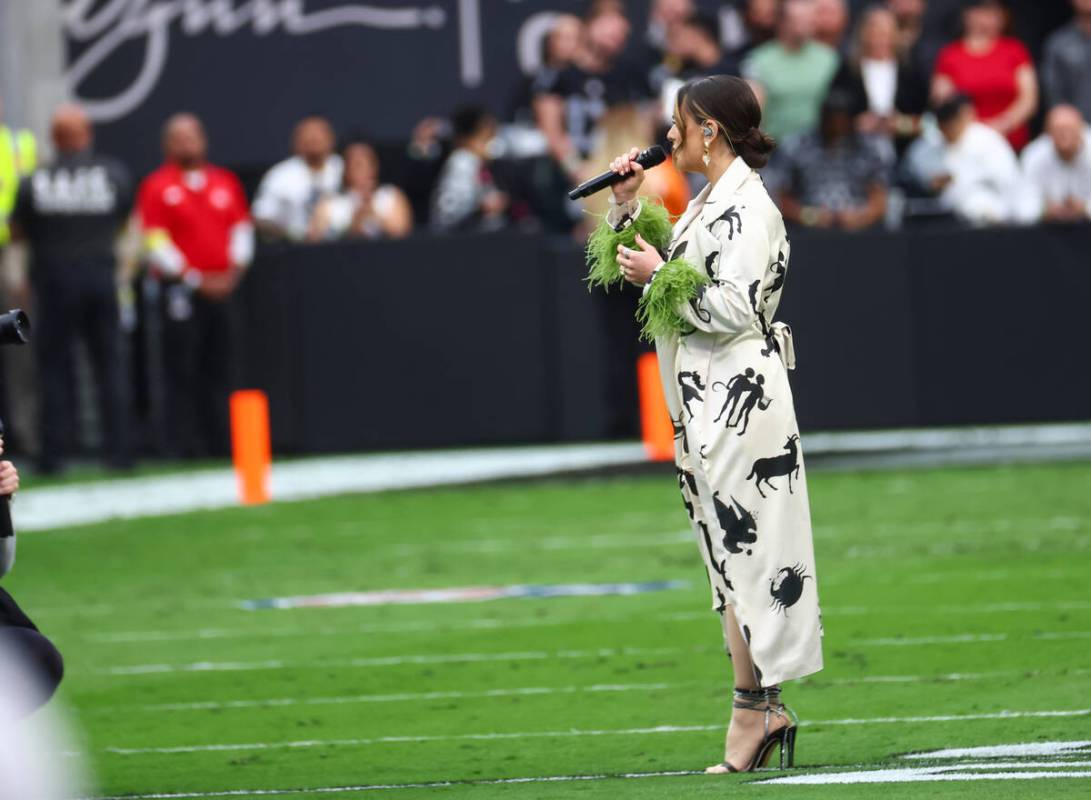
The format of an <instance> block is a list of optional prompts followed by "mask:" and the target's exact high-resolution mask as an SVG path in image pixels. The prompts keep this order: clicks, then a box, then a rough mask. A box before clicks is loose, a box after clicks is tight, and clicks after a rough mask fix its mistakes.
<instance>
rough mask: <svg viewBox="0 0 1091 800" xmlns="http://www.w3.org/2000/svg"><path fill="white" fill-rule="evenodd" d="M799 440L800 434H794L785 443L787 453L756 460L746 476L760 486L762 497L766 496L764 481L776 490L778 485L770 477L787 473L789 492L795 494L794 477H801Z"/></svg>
mask: <svg viewBox="0 0 1091 800" xmlns="http://www.w3.org/2000/svg"><path fill="white" fill-rule="evenodd" d="M797 442H799V436H798V435H796V434H792V435H791V436H789V437H788V441H787V443H786V444H785V445H784V449H785V450H787V451H788V452H787V453H785V454H784V455H779V456H773V457H771V458H759V459H758V460H757V461H755V462H754V466H753V467H752V468H751V469H750V474H749V475H747V476H746V479H747V480H751V479H753V480H754V485H755V486H757V487H758V494H760V495H761V496H762V497H765V496H766V494H765V492H763V491H762V490H761V485H762V483H764V484H765V485H766V486H768V487H769V488H770V489H772V490H773V491H774V492H775V491H777V487H776V486H774V485H773V482H772V481H771V480H769V479H770V478H777V477H782V476H785V475H787V476H788V493H789V494H795V492H794V491H793V490H792V478H793V477H795V478H796V479H797V480H798V479H799V445H798V444H797Z"/></svg>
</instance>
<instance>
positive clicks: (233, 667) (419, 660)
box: [91, 647, 718, 675]
mask: <svg viewBox="0 0 1091 800" xmlns="http://www.w3.org/2000/svg"><path fill="white" fill-rule="evenodd" d="M715 649H718V648H709V647H696V648H680V647H619V648H611V647H604V648H599V649H598V650H557V651H554V652H549V651H545V650H528V651H525V652H514V653H447V654H444V655H427V654H424V655H397V656H375V657H372V658H350V659H340V660H334V659H328V660H325V661H293V662H288V661H278V660H271V661H227V662H222V661H197V662H193V663H190V664H133V665H130V666H122V667H107V668H105V669H99V670H92V671H91V674H94V675H150V674H161V673H170V672H234V671H241V670H248V669H254V670H265V669H303V668H307V667H319V666H321V667H395V666H402V665H405V664H462V663H479V662H489V661H544V660H547V659H555V658H613V657H617V656H648V655H673V654H677V653H703V652H711V651H712V650H715Z"/></svg>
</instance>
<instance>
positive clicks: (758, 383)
mask: <svg viewBox="0 0 1091 800" xmlns="http://www.w3.org/2000/svg"><path fill="white" fill-rule="evenodd" d="M771 402H772V400H769V399H767V398H766V397H765V376H764V375H758V377H757V378H755V379H754V383H752V384H751V385H750V394H748V395H747V396H746V399H745V400H743V401H742V408H741V409H740V410H739V415H738V416H737V417H736V418H735V425H736V426H738V424H739V423H740V422H741V423H742V428H740V429H739V436H742V435H743V434H744V433H746V429H747V428H748V427H749V426H750V412H751V411H753V410H754V407H755V406H757V407H758V408H759V409H761V410H762V411H764V410H765V409H767V408H769V404H770V403H771ZM727 424H728V427H731V422H730V421H729V422H728V423H727Z"/></svg>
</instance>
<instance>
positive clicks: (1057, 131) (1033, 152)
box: [1023, 105, 1091, 222]
mask: <svg viewBox="0 0 1091 800" xmlns="http://www.w3.org/2000/svg"><path fill="white" fill-rule="evenodd" d="M1023 185H1024V189H1025V191H1026V194H1027V196H1028V198H1027V199H1028V201H1029V202H1030V203H1031V204H1032V206H1033V210H1034V212H1035V213H1034V214H1033V216H1034V218H1036V219H1041V220H1045V221H1049V222H1076V221H1079V220H1085V219H1088V218H1091V125H1088V124H1087V121H1086V120H1084V118H1083V115H1081V114H1080V110H1079V109H1078V108H1076V107H1075V106H1070V105H1059V106H1055V107H1054V108H1053V109H1052V110H1051V111H1050V112H1049V115H1048V116H1047V117H1046V132H1045V133H1043V134H1042V135H1041V136H1039V137H1038V138H1037V139H1035V140H1034V141H1033V142H1031V143H1030V144H1029V145H1027V147H1026V149H1025V150H1024V151H1023Z"/></svg>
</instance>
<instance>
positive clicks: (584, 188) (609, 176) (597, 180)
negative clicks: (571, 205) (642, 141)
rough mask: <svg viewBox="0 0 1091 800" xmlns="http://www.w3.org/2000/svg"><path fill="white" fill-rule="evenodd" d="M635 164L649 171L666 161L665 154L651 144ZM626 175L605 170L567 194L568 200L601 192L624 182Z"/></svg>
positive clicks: (640, 153) (640, 154)
mask: <svg viewBox="0 0 1091 800" xmlns="http://www.w3.org/2000/svg"><path fill="white" fill-rule="evenodd" d="M634 160H635V161H636V163H637V164H639V165H640V166H642V167H644V169H651V168H652V167H654V166H656V165H658V164H662V163H663V162H664V161H666V160H667V152H666V151H665V150H664V149H663V148H662V147H660V146H659V145H657V144H653V145H652V146H651V147H649V148H648V149H646V150H641V151H640V152H639V153H638V154H637V157H636V159H634ZM628 177H629V176H628V175H619V174H618V173H616V172H614V171H613V170H606V172H604V173H602V174H601V175H596V176H595V177H594V178H592V179H591V180H589V181H584V182H583V183H581V184H580V185H579V186H577V187H576V188H575V189H573V190H572V191H571V192H569V193H568V199H569V200H578V199H579V198H581V197H587V195H589V194H594V193H595V192H601V191H602V190H603V189H606V188H608V187H610V186H613V185H614V184H615V183H618V182H620V181H623V180H625V179H626V178H628Z"/></svg>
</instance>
